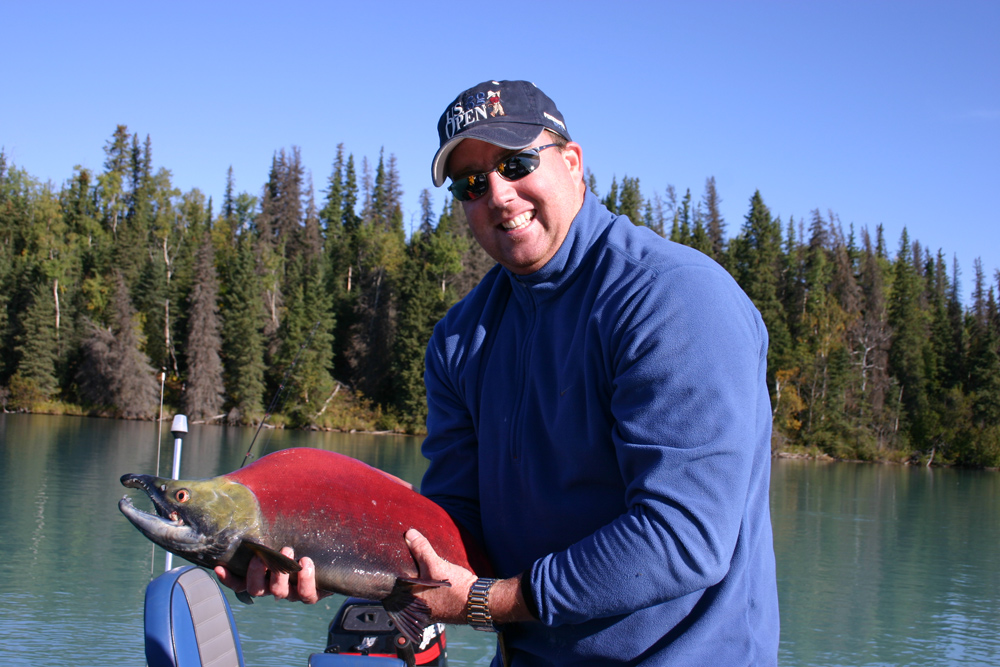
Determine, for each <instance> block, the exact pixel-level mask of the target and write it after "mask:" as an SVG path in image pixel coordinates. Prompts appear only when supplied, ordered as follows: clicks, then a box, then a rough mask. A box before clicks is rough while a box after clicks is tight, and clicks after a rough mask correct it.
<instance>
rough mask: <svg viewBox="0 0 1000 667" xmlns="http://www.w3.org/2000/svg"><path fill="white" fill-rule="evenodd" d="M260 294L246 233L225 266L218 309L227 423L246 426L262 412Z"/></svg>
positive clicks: (251, 249)
mask: <svg viewBox="0 0 1000 667" xmlns="http://www.w3.org/2000/svg"><path fill="white" fill-rule="evenodd" d="M260 293H261V280H260V276H259V274H258V272H257V270H256V266H255V261H254V250H253V241H252V239H251V235H250V233H249V232H246V233H244V234H242V235H241V236H240V238H239V240H238V241H237V245H236V253H235V254H234V255H233V258H232V261H231V262H230V263H229V265H228V266H227V269H226V279H225V289H224V292H223V296H222V307H221V314H222V340H223V346H222V351H223V355H222V356H223V362H224V367H225V387H226V394H227V395H228V396H229V398H230V400H231V401H232V409H231V410H230V413H229V416H228V418H227V419H228V421H229V422H230V423H250V422H252V421H254V420H255V419H258V418H259V417H260V416H261V415H262V414H263V411H264V410H263V402H264V336H263V331H262V330H263V326H264V320H265V312H264V304H263V302H262V301H261V299H260Z"/></svg>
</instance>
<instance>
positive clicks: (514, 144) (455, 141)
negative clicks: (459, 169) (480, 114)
mask: <svg viewBox="0 0 1000 667" xmlns="http://www.w3.org/2000/svg"><path fill="white" fill-rule="evenodd" d="M544 129H545V127H543V126H541V125H534V124H529V123H500V122H495V123H482V124H477V125H474V126H472V127H470V128H468V129H466V130H463V131H462V132H461V133H459V134H456V135H455V136H454V137H452V138H451V139H449V140H448V141H447V142H445V144H444V145H443V146H441V148H439V149H438V152H437V153H435V154H434V160H433V161H432V162H431V178H432V179H433V180H434V186H435V187H441V186H442V185H444V181H445V178H447V175H446V174H445V168H446V167H447V166H448V157H449V156H450V155H451V152H452V151H453V150H455V148H456V147H458V145H459V144H460V143H461V142H462V141H463V140H465V139H478V140H479V141H485V142H486V143H488V144H493V145H494V146H499V147H500V148H506V149H507V150H512V151H516V150H520V149H522V148H527V147H528V146H530V145H531V144H532V143H534V141H535V139H536V138H537V137H538V135H539V134H541V132H542V130H544Z"/></svg>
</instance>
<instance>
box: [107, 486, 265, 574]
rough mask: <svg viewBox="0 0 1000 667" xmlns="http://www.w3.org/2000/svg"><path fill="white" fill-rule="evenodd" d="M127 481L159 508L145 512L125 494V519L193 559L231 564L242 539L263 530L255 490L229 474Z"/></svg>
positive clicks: (160, 543) (120, 505)
mask: <svg viewBox="0 0 1000 667" xmlns="http://www.w3.org/2000/svg"><path fill="white" fill-rule="evenodd" d="M121 483H122V485H123V486H126V487H129V488H134V489H140V490H141V491H144V492H145V493H146V495H147V496H148V497H149V499H150V500H151V501H152V503H153V509H154V511H155V513H150V512H144V511H142V510H140V509H138V508H136V507H135V505H134V504H133V503H132V500H131V498H129V497H128V496H125V497H123V498H122V499H121V500H120V501H119V502H118V509H119V510H120V511H121V512H122V514H124V515H125V518H127V519H128V520H129V521H130V522H131V523H132V525H133V526H135V527H136V528H137V529H138V530H139V532H141V533H142V534H143V535H145V536H146V538H147V539H149V540H150V541H151V542H153V543H154V544H157V545H158V546H160V547H163V548H164V549H166V550H167V551H169V552H171V553H173V554H176V555H178V556H180V557H182V558H185V559H187V560H189V561H191V562H192V563H196V564H198V565H203V566H206V567H214V566H216V565H227V564H228V563H229V562H230V560H231V559H232V557H233V556H234V554H235V553H236V552H237V550H238V549H239V546H240V544H241V543H242V540H243V539H244V538H245V537H249V538H251V539H252V538H254V537H255V536H256V534H257V532H258V531H257V529H258V528H259V521H258V520H257V519H256V517H258V516H259V509H258V508H257V507H256V501H255V499H254V497H253V494H252V492H250V491H249V490H248V489H246V488H245V487H242V486H241V485H238V484H232V483H231V482H228V481H227V480H224V479H223V478H215V479H210V480H198V481H186V480H166V479H162V478H160V477H153V476H151V475H136V474H130V475H123V476H122V478H121ZM181 492H183V494H181ZM179 497H180V498H184V501H183V502H180V501H179V500H178V498H179Z"/></svg>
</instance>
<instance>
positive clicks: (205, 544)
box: [118, 448, 490, 641]
mask: <svg viewBox="0 0 1000 667" xmlns="http://www.w3.org/2000/svg"><path fill="white" fill-rule="evenodd" d="M122 484H124V485H125V486H128V487H132V488H141V489H143V490H144V491H145V492H146V493H147V494H148V495H149V497H150V499H151V500H152V501H153V505H154V506H155V508H156V514H155V515H154V514H150V513H147V512H141V511H139V510H137V509H136V508H135V507H134V506H133V505H132V502H131V501H130V500H129V498H128V497H125V498H122V500H121V501H120V502H119V504H118V505H119V508H120V509H121V511H122V513H123V514H125V516H126V517H127V518H128V519H129V520H130V521H131V522H132V523H133V524H134V525H135V526H136V528H138V529H139V530H140V531H141V532H142V533H143V534H144V535H146V537H148V538H149V539H150V540H152V541H153V542H155V543H157V544H159V545H160V546H162V547H163V548H165V549H167V550H168V551H171V552H172V553H175V554H177V555H179V556H181V557H182V558H185V559H187V560H189V561H191V562H193V563H196V564H199V565H203V566H206V567H214V566H216V565H223V566H225V567H226V568H228V569H229V570H230V571H231V572H233V573H234V574H236V575H239V576H243V575H245V574H246V570H247V565H248V564H249V562H250V559H251V558H252V556H253V555H255V554H256V555H258V556H260V557H261V558H262V559H264V561H265V563H267V565H268V567H270V568H272V569H276V570H280V571H284V572H296V571H298V570H299V569H300V568H299V566H298V564H297V563H295V562H294V561H292V560H291V559H288V558H286V557H285V556H283V555H282V554H281V553H279V551H278V550H279V549H281V547H284V546H290V547H292V548H293V549H294V550H295V557H296V558H302V557H303V556H308V557H309V558H311V559H312V560H313V562H314V563H315V565H316V584H317V587H318V588H319V589H320V590H321V591H327V592H333V593H342V594H344V595H350V596H355V597H360V598H365V599H369V600H381V601H382V603H383V605H384V606H385V608H386V610H387V611H389V613H390V615H392V616H393V618H394V619H395V620H396V624H397V626H398V627H399V629H400V631H402V632H403V633H404V634H406V635H407V636H408V637H409V638H410V639H411V640H413V641H418V640H419V633H420V632H421V631H422V628H423V626H425V625H426V624H427V623H428V622H429V619H428V618H427V609H426V606H424V605H423V603H422V602H420V601H419V600H418V599H416V598H414V597H413V595H412V589H413V588H414V587H415V586H441V585H448V583H447V582H440V581H426V580H422V579H420V578H419V572H418V569H417V565H416V563H415V561H414V560H413V557H412V555H411V554H410V550H409V548H408V547H407V545H406V541H405V539H404V537H403V536H404V534H405V533H406V531H407V529H409V528H416V529H417V530H419V531H420V532H421V533H422V534H423V535H424V536H426V537H427V539H428V540H429V541H430V543H431V545H432V546H433V547H434V549H435V550H436V551H437V553H438V554H439V555H440V556H442V557H443V558H445V559H447V560H448V561H450V562H452V563H455V564H458V565H461V566H463V567H465V568H467V569H469V570H472V571H473V572H476V573H477V574H481V575H489V574H490V567H489V564H488V561H487V559H486V558H485V556H484V555H483V552H482V550H481V549H480V548H479V547H478V545H476V544H474V543H473V541H472V540H471V539H470V538H469V537H468V536H467V534H465V533H464V531H462V530H461V529H460V528H459V527H458V526H457V525H456V524H455V522H454V521H453V520H452V519H451V517H450V516H449V515H448V513H447V512H445V511H444V510H443V509H442V508H441V507H440V506H438V505H437V504H436V503H434V502H433V501H431V500H429V499H428V498H425V497H423V496H421V495H420V494H419V493H417V492H415V491H413V490H412V489H411V488H410V487H409V486H408V485H406V484H404V483H402V482H401V481H400V480H398V479H396V478H394V477H392V476H391V475H388V474H387V473H384V472H382V471H380V470H378V469H376V468H373V467H371V466H369V465H367V464H365V463H362V462H361V461H358V460H357V459H353V458H351V457H349V456H344V455H343V454H337V453H335V452H329V451H325V450H320V449H309V448H299V449H286V450H282V451H278V452H275V453H273V454H269V455H267V456H265V457H262V458H261V459H259V460H258V461H256V462H254V463H252V464H251V465H249V466H246V467H245V468H241V469H240V470H237V471H235V472H231V473H228V474H226V475H221V476H219V477H214V478H212V479H207V480H167V479H162V478H158V477H152V476H149V475H125V476H123V477H122Z"/></svg>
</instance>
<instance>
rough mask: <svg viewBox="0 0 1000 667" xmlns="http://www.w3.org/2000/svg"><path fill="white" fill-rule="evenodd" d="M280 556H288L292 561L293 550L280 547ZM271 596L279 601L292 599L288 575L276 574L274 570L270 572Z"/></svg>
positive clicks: (293, 558) (285, 573) (293, 557)
mask: <svg viewBox="0 0 1000 667" xmlns="http://www.w3.org/2000/svg"><path fill="white" fill-rule="evenodd" d="M281 553H282V555H285V556H288V557H289V558H291V559H292V560H295V550H294V549H292V548H291V547H281ZM270 583H271V594H272V595H273V596H274V597H276V598H277V599H279V600H285V599H288V598H294V596H292V595H291V590H290V586H289V585H288V573H287V572H278V571H276V570H271V582H270Z"/></svg>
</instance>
